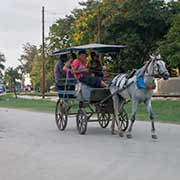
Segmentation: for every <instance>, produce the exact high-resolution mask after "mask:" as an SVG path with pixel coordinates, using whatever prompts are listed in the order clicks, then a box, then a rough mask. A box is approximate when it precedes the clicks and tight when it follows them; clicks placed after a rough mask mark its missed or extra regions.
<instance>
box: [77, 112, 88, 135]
mask: <svg viewBox="0 0 180 180" xmlns="http://www.w3.org/2000/svg"><path fill="white" fill-rule="evenodd" d="M87 120H88V117H87V114H86V112H85V111H83V110H80V111H79V112H78V114H77V119H76V122H77V129H78V131H79V133H80V134H85V132H86V129H87Z"/></svg>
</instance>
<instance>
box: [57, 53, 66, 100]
mask: <svg viewBox="0 0 180 180" xmlns="http://www.w3.org/2000/svg"><path fill="white" fill-rule="evenodd" d="M67 60H68V58H67V54H62V55H60V58H59V60H58V62H57V63H56V65H55V68H54V78H55V86H56V89H57V90H63V89H64V85H63V84H62V85H61V84H60V80H61V79H63V78H65V72H64V71H63V67H64V64H65V62H66V61H67ZM59 97H60V96H59Z"/></svg>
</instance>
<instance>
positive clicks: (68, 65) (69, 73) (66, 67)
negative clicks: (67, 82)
mask: <svg viewBox="0 0 180 180" xmlns="http://www.w3.org/2000/svg"><path fill="white" fill-rule="evenodd" d="M76 58H77V56H76V54H75V53H71V54H70V57H69V60H68V61H67V62H66V63H65V65H64V67H63V70H64V72H66V77H67V78H74V74H73V72H72V67H71V63H72V62H73V61H74V60H75V59H76Z"/></svg>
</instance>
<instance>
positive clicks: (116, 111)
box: [111, 95, 123, 137]
mask: <svg viewBox="0 0 180 180" xmlns="http://www.w3.org/2000/svg"><path fill="white" fill-rule="evenodd" d="M112 98H113V106H114V120H113V122H112V127H111V128H112V134H114V127H115V123H117V126H118V133H119V136H121V137H123V131H122V129H121V126H120V122H119V119H118V118H119V117H118V114H119V106H120V104H119V97H118V95H114V96H113V97H112Z"/></svg>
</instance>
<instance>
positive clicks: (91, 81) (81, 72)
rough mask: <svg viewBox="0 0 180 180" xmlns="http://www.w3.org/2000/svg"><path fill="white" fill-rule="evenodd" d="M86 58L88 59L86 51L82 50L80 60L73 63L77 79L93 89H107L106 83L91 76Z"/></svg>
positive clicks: (79, 55)
mask: <svg viewBox="0 0 180 180" xmlns="http://www.w3.org/2000/svg"><path fill="white" fill-rule="evenodd" d="M86 58H87V53H86V51H85V50H81V51H79V53H78V58H77V59H75V60H74V61H73V62H72V64H71V66H72V70H73V73H74V75H75V77H76V78H77V79H78V80H79V81H80V82H82V83H84V84H86V85H88V86H91V87H95V88H104V87H107V86H108V85H107V84H106V83H105V82H104V81H102V80H100V79H99V78H98V77H92V76H90V75H89V71H88V68H87V67H86Z"/></svg>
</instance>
